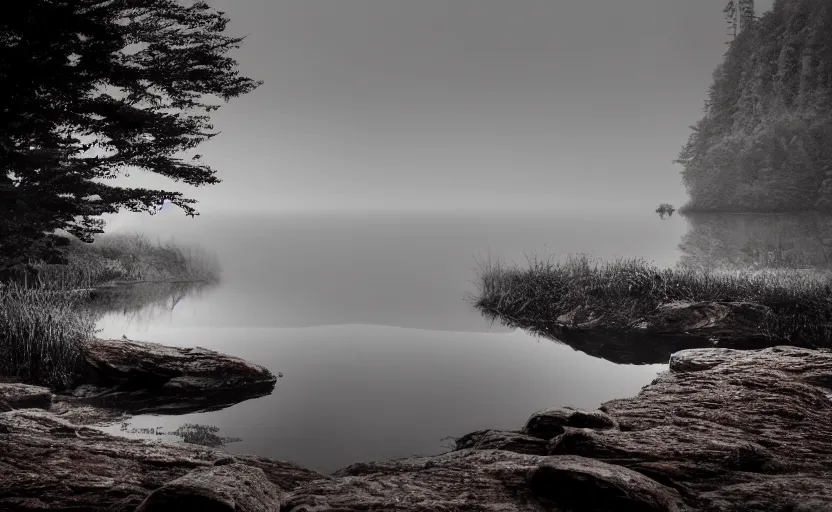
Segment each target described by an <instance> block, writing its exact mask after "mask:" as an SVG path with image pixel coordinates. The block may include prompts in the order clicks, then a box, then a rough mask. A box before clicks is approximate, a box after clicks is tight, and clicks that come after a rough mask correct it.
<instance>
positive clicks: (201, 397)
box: [72, 339, 276, 414]
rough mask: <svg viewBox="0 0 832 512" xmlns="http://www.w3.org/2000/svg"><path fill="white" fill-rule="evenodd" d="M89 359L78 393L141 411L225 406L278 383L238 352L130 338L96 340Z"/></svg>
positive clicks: (102, 404)
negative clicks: (233, 354)
mask: <svg viewBox="0 0 832 512" xmlns="http://www.w3.org/2000/svg"><path fill="white" fill-rule="evenodd" d="M83 364H84V368H83V378H82V380H83V385H81V386H79V387H78V388H76V389H75V390H74V391H73V393H72V395H73V397H74V398H76V399H82V400H83V401H85V402H87V403H90V404H94V405H97V406H100V407H107V408H110V409H118V410H123V411H127V412H130V413H136V414H138V413H166V414H182V413H188V412H195V411H203V410H211V409H217V408H222V407H226V406H228V405H230V404H234V403H238V402H241V401H243V400H246V399H249V398H257V397H260V396H263V395H267V394H269V393H271V392H272V390H273V389H274V386H275V382H276V379H275V376H274V375H273V374H272V373H271V372H270V371H269V370H267V369H266V368H263V367H262V366H259V365H256V364H253V363H249V362H248V361H245V360H244V359H240V358H238V357H234V356H230V355H226V354H221V353H219V352H214V351H212V350H207V349H204V348H198V347H197V348H179V347H169V346H165V345H160V344H157V343H147V342H141V341H132V340H126V339H122V340H101V339H96V340H91V341H90V342H88V343H87V345H86V346H85V348H84V363H83Z"/></svg>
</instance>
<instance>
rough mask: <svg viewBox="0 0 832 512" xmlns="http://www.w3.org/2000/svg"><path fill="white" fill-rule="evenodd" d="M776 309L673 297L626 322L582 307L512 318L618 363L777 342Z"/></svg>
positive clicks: (513, 321) (661, 360) (650, 361)
mask: <svg viewBox="0 0 832 512" xmlns="http://www.w3.org/2000/svg"><path fill="white" fill-rule="evenodd" d="M487 313H489V314H495V315H499V314H500V313H499V311H492V312H487ZM771 313H772V311H771V309H770V308H769V307H767V306H762V305H759V304H753V303H749V302H672V303H668V304H662V305H660V306H659V307H657V308H656V309H655V310H654V311H652V312H651V313H650V314H648V315H645V316H644V317H643V318H638V319H636V320H634V321H633V322H631V323H630V324H629V325H626V326H620V325H614V326H610V325H607V324H606V323H605V321H604V318H603V316H597V315H595V314H594V313H593V312H592V311H583V310H580V309H578V310H575V311H570V312H568V313H566V314H563V315H560V316H558V317H557V318H556V319H554V320H552V321H543V322H541V321H539V320H537V319H534V320H525V319H508V320H507V321H508V322H509V323H510V324H512V325H514V326H516V327H522V328H526V329H529V330H531V331H533V332H536V333H539V334H541V335H543V336H546V337H549V338H552V339H555V340H557V341H560V342H562V343H565V344H567V345H569V346H571V347H572V348H574V349H575V350H580V351H581V352H585V353H587V354H589V355H592V356H595V357H600V358H602V359H606V360H608V361H612V362H614V363H618V364H664V363H666V362H667V360H668V358H669V357H670V355H671V354H673V353H676V352H679V351H682V350H687V349H691V348H710V347H714V346H718V347H721V348H735V349H743V350H751V349H762V348H766V347H770V346H772V344H773V343H774V342H773V341H772V339H770V338H768V337H767V336H765V333H764V331H765V330H764V329H763V325H764V322H765V319H766V317H767V315H770V314H771ZM579 319H580V321H579ZM793 344H797V343H796V342H795V343H793Z"/></svg>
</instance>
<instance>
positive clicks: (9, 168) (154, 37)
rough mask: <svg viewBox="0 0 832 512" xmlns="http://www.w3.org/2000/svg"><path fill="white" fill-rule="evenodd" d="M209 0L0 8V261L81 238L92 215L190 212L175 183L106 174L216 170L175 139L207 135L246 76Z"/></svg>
mask: <svg viewBox="0 0 832 512" xmlns="http://www.w3.org/2000/svg"><path fill="white" fill-rule="evenodd" d="M228 21H229V20H228V18H226V17H225V15H224V14H223V13H221V12H217V11H214V10H213V9H211V8H210V7H209V6H208V5H207V4H206V3H204V2H196V3H194V4H193V5H190V6H184V5H181V4H180V3H178V2H177V1H176V0H26V1H25V2H20V3H18V4H16V7H15V8H14V9H8V10H7V11H6V12H4V14H3V16H0V83H2V84H3V86H4V87H3V88H4V94H3V95H2V96H1V97H0V98H2V99H0V268H2V267H3V266H8V265H11V264H15V263H19V262H22V261H25V260H26V259H29V258H39V257H43V256H44V255H45V254H50V255H52V256H55V255H56V254H59V252H60V245H61V244H63V243H64V242H62V241H61V240H60V239H58V238H56V237H55V234H54V233H55V231H56V230H65V231H67V232H69V233H71V234H72V235H74V236H76V237H78V238H80V239H81V240H84V241H91V240H92V238H93V237H94V235H95V234H97V233H101V232H102V228H103V223H102V221H101V220H100V215H102V214H104V213H115V212H118V211H120V210H122V209H126V210H129V211H135V212H149V213H154V212H156V211H157V210H158V209H159V208H160V206H161V205H162V204H163V203H164V202H165V201H169V202H170V203H172V204H174V205H176V206H178V207H180V208H181V209H183V210H184V211H185V213H186V214H188V215H197V211H196V210H195V209H194V207H193V204H194V203H195V201H194V200H192V199H188V198H186V197H184V196H183V195H182V194H181V193H180V192H170V191H165V190H149V189H143V188H130V187H124V186H115V185H111V184H108V183H106V181H107V180H109V179H112V178H115V177H117V176H119V175H123V174H125V173H128V172H132V171H135V170H144V171H147V172H151V173H156V174H159V175H162V176H166V177H168V178H170V179H172V180H174V181H178V182H184V183H187V184H189V185H193V186H199V185H207V184H215V183H218V182H219V181H220V180H219V179H218V178H217V177H216V176H215V171H214V170H213V169H212V168H211V167H209V166H208V165H205V164H203V163H202V162H201V161H200V160H199V156H198V155H195V156H192V157H190V158H186V157H184V156H183V152H185V151H187V150H192V149H194V148H196V147H197V146H198V145H199V144H200V143H202V142H204V141H206V140H208V139H210V138H211V137H213V136H215V135H216V133H215V132H214V131H213V126H212V125H211V123H210V118H209V113H210V112H212V111H214V110H216V109H217V108H219V105H220V104H221V102H220V101H219V100H225V101H228V100H229V99H231V98H234V97H237V96H240V95H243V94H246V93H248V92H250V91H252V90H254V89H255V88H256V87H257V86H258V85H259V83H258V82H255V81H253V80H251V79H249V78H246V77H242V76H240V75H239V73H238V71H237V63H236V61H235V60H233V59H232V58H231V57H229V56H228V55H227V53H228V52H229V51H230V50H232V49H234V48H237V47H238V46H239V44H240V43H241V41H242V38H233V37H229V36H226V35H224V34H223V32H224V30H225V28H226V25H227V23H228Z"/></svg>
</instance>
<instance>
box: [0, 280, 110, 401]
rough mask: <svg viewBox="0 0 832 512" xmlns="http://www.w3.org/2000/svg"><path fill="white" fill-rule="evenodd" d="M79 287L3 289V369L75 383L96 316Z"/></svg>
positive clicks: (52, 382)
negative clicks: (85, 305)
mask: <svg viewBox="0 0 832 512" xmlns="http://www.w3.org/2000/svg"><path fill="white" fill-rule="evenodd" d="M84 300H85V297H84V294H83V293H79V292H63V291H46V290H37V289H28V288H25V287H23V286H20V285H16V284H8V285H5V286H3V287H2V288H0V374H2V375H5V376H10V377H16V378H19V379H20V380H22V381H24V382H29V383H36V384H43V385H48V386H52V387H55V388H59V389H60V388H65V387H69V386H71V385H72V384H73V381H74V379H75V376H76V374H77V370H78V367H79V364H80V362H81V358H82V351H83V346H84V343H85V342H86V341H87V340H88V339H89V338H91V337H92V336H93V335H94V334H95V318H94V317H93V315H92V314H91V313H90V312H88V311H87V310H86V309H85V308H83V307H82V306H81V303H82V301H84Z"/></svg>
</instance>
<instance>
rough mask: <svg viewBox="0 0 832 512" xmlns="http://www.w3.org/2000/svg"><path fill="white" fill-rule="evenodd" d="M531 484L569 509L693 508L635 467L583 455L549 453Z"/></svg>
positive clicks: (644, 511)
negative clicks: (633, 468) (550, 454)
mask: <svg viewBox="0 0 832 512" xmlns="http://www.w3.org/2000/svg"><path fill="white" fill-rule="evenodd" d="M529 485H530V487H531V489H532V492H534V493H535V494H536V495H540V496H544V497H546V498H548V499H550V500H551V501H552V502H554V503H555V504H556V505H557V506H558V507H561V508H562V509H565V510H593V511H594V510H597V511H611V512H612V511H617V510H627V511H632V512H674V511H681V510H689V507H688V506H687V505H686V504H685V503H684V501H683V500H682V498H681V496H680V495H679V493H678V492H677V491H676V490H674V489H671V488H669V487H665V486H664V485H662V484H660V483H658V482H656V481H655V480H652V479H650V478H648V477H646V476H644V475H642V474H640V473H637V472H635V471H633V470H630V469H627V468H624V467H621V466H616V465H613V464H607V463H604V462H600V461H597V460H593V459H587V458H583V457H574V456H571V457H549V458H547V459H546V460H545V461H543V463H541V464H540V465H539V466H538V467H537V468H536V469H535V470H534V471H533V472H532V475H531V478H530V481H529Z"/></svg>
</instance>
